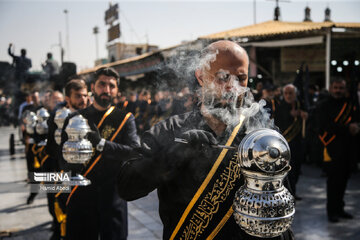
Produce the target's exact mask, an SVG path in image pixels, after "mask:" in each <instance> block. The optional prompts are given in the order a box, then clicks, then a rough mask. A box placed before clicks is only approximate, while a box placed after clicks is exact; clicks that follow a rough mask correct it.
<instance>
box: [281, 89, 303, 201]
mask: <svg viewBox="0 0 360 240" xmlns="http://www.w3.org/2000/svg"><path fill="white" fill-rule="evenodd" d="M296 91H297V89H296V87H295V86H294V85H293V84H287V85H285V86H284V88H283V96H284V99H283V100H282V101H281V102H280V104H279V106H278V107H277V108H276V110H275V125H276V126H278V127H279V129H280V132H281V134H282V135H283V136H284V138H285V139H286V141H288V143H289V147H290V152H291V160H290V166H291V170H290V173H289V182H290V187H291V189H289V190H290V192H291V193H292V194H293V195H294V196H295V199H296V200H301V197H299V196H297V195H296V184H297V182H298V180H299V176H300V172H301V163H302V161H303V159H304V157H305V155H304V148H303V143H302V130H303V129H302V128H303V121H306V119H307V117H308V114H307V112H305V111H304V110H302V109H301V105H300V101H299V100H298V99H297V97H296Z"/></svg>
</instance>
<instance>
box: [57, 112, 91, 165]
mask: <svg viewBox="0 0 360 240" xmlns="http://www.w3.org/2000/svg"><path fill="white" fill-rule="evenodd" d="M90 131H91V129H90V127H89V125H88V123H87V120H86V119H85V118H84V117H83V116H81V115H80V114H78V115H76V116H74V117H73V118H71V119H70V120H69V124H68V125H67V127H66V129H65V132H66V133H67V136H68V141H66V142H65V143H64V145H63V149H62V153H63V157H64V159H65V160H66V161H67V162H68V163H75V164H85V163H86V162H87V161H89V160H90V159H91V156H92V153H93V149H92V144H91V142H90V141H89V140H87V139H86V138H85V136H86V134H87V133H88V132H90Z"/></svg>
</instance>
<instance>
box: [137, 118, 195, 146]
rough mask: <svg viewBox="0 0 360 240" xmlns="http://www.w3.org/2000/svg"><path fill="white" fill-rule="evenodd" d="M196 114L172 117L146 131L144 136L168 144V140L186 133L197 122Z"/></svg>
mask: <svg viewBox="0 0 360 240" xmlns="http://www.w3.org/2000/svg"><path fill="white" fill-rule="evenodd" d="M194 115H196V113H194V112H187V113H183V114H179V115H174V116H171V117H169V118H167V119H165V120H162V121H160V122H158V123H157V124H155V125H154V126H153V127H152V128H150V130H148V131H146V132H145V133H144V135H143V137H144V138H147V137H150V136H151V138H156V139H157V140H158V141H159V142H163V143H164V142H166V141H168V139H171V138H173V137H175V135H177V134H179V133H181V132H183V131H186V130H185V129H188V128H189V127H190V125H193V124H194V122H195V121H193V120H194V118H193V116H194Z"/></svg>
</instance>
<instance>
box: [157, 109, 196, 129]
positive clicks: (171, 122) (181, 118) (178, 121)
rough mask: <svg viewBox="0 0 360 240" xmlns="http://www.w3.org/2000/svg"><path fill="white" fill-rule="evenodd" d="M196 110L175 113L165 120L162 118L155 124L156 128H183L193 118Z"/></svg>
mask: <svg viewBox="0 0 360 240" xmlns="http://www.w3.org/2000/svg"><path fill="white" fill-rule="evenodd" d="M194 115H196V112H187V113H183V114H178V115H173V116H171V117H169V118H167V119H165V120H162V121H160V122H158V123H157V124H155V125H154V128H165V129H168V130H175V129H178V128H183V127H184V126H185V125H186V124H187V123H188V122H189V121H190V118H192V117H193V116H194Z"/></svg>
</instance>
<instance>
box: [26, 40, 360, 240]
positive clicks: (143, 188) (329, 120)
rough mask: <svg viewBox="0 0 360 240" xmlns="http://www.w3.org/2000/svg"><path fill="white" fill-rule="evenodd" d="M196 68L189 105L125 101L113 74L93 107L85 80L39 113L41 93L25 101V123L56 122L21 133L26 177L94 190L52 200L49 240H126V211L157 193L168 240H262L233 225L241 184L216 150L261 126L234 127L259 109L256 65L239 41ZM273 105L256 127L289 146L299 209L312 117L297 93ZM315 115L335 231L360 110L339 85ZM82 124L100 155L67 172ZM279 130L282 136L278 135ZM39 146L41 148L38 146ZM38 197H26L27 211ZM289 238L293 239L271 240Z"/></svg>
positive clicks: (161, 96) (183, 98)
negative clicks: (59, 120)
mask: <svg viewBox="0 0 360 240" xmlns="http://www.w3.org/2000/svg"><path fill="white" fill-rule="evenodd" d="M200 58H201V59H203V60H204V61H201V62H202V64H199V67H198V68H197V69H196V70H195V79H196V81H197V84H198V91H197V94H190V92H189V89H188V88H183V89H182V90H181V91H180V92H178V93H172V92H170V91H167V90H164V91H157V92H156V93H155V95H154V97H153V98H151V97H150V91H147V90H146V91H142V92H140V94H136V92H129V93H126V92H123V93H122V94H119V84H120V77H119V74H118V73H117V72H116V71H115V70H114V69H112V68H100V69H98V70H97V71H96V72H95V73H94V76H93V78H92V79H93V80H92V82H91V83H90V91H91V94H92V96H91V98H90V97H89V94H88V85H87V82H86V81H85V80H84V79H82V78H81V77H80V76H75V77H73V78H72V79H70V80H69V81H68V82H67V84H66V86H65V88H64V90H65V91H64V92H65V97H62V94H61V93H60V92H58V91H49V93H48V95H47V97H45V96H46V94H44V98H43V101H42V103H40V102H39V100H38V97H37V93H36V92H34V93H32V94H29V96H28V100H27V104H24V106H22V107H21V111H20V115H19V117H20V118H21V117H22V116H24V115H26V113H28V112H29V111H32V112H36V111H39V110H40V109H41V108H45V109H47V110H48V112H49V113H50V115H49V118H48V119H47V125H48V132H47V134H38V133H36V131H35V132H27V130H26V127H25V125H23V127H22V129H23V133H24V141H25V143H26V158H27V163H28V165H27V166H28V171H29V173H31V172H38V171H45V172H69V171H71V172H72V174H73V175H74V174H75V173H76V174H81V175H82V176H84V177H85V178H87V179H89V180H90V181H91V184H90V185H87V186H74V187H73V188H72V189H71V192H67V193H66V192H61V191H60V192H57V193H47V197H48V204H49V212H50V214H51V216H52V218H53V227H52V230H53V235H52V239H99V238H100V239H126V238H127V235H128V220H127V201H132V200H135V199H139V198H142V197H144V196H146V195H147V194H149V193H150V192H152V191H154V190H155V189H157V194H158V198H159V215H160V218H161V221H162V223H163V239H226V240H228V239H258V238H256V237H254V236H251V235H249V234H247V233H246V232H245V231H244V230H242V229H241V228H240V226H239V225H238V224H237V223H236V222H235V219H234V217H233V216H232V214H229V212H230V211H229V209H231V208H232V203H233V201H234V197H235V192H236V191H237V189H239V188H240V187H241V186H242V185H243V184H244V178H243V176H242V174H241V173H240V170H239V168H237V167H236V166H237V165H236V164H234V162H233V159H234V156H235V155H236V154H237V153H236V151H235V150H228V151H226V152H223V151H222V150H221V149H218V148H214V147H213V146H214V145H217V144H219V145H225V144H228V143H229V142H231V144H230V145H232V146H238V145H239V144H240V142H241V140H242V139H243V138H244V137H245V135H246V133H247V128H248V126H249V124H250V125H251V122H252V121H257V119H255V118H254V114H252V117H248V119H245V120H241V121H240V119H241V118H239V114H240V113H241V112H242V110H243V109H250V108H249V107H250V105H251V104H252V103H254V102H255V101H254V100H253V98H252V94H251V92H250V90H249V89H248V88H247V83H248V66H249V58H248V55H247V53H246V51H245V50H244V49H243V48H242V47H240V46H239V45H238V44H236V43H235V42H232V41H217V42H214V43H212V44H210V45H209V46H207V47H206V48H205V49H203V50H202V51H201V57H200ZM205 60H207V61H205ZM124 96H126V97H124ZM137 97H138V99H137ZM265 100H266V99H265ZM266 101H267V102H266ZM266 101H265V102H264V104H260V106H261V108H263V107H264V106H265V105H269V106H270V107H269V109H268V110H267V109H266V108H265V111H261V110H257V111H259V113H258V114H255V116H259V114H260V115H261V118H266V120H267V121H265V122H266V123H267V124H266V125H261V124H260V125H259V127H268V128H273V129H276V130H278V131H280V132H281V133H282V134H283V136H284V137H285V138H286V140H287V141H288V142H289V145H290V149H291V161H290V165H291V167H292V170H291V171H290V174H289V178H288V180H287V179H286V182H288V183H289V184H285V185H286V186H287V187H288V188H289V190H290V192H292V194H293V195H294V196H296V197H297V195H296V191H295V189H296V188H295V186H296V183H297V181H298V178H299V174H300V164H301V161H302V159H301V158H302V153H303V151H302V150H301V146H302V136H303V135H302V132H303V129H304V121H306V120H307V118H308V114H307V112H306V111H304V110H303V108H302V106H301V104H300V103H299V102H298V101H297V98H296V88H295V87H294V86H293V85H292V84H289V85H286V86H285V87H284V88H283V99H275V98H271V97H270V98H269V99H267V100H266ZM275 101H276V102H275ZM266 103H269V104H266ZM64 108H66V109H68V110H69V115H68V116H67V118H66V119H65V121H64V124H63V126H62V134H61V142H56V140H55V135H56V130H57V128H58V126H57V125H56V123H55V118H56V113H57V111H59V110H61V109H64ZM318 109H319V121H320V123H321V124H319V128H318V131H319V133H318V134H319V139H320V140H321V142H322V143H323V144H324V147H323V149H324V154H323V156H324V162H325V163H326V164H327V170H328V171H327V177H328V205H327V209H328V217H329V220H330V221H333V222H335V221H339V218H344V217H345V218H350V217H351V215H350V214H348V213H346V212H345V211H344V202H343V196H344V192H345V187H346V182H347V179H348V176H349V172H350V169H349V166H350V160H349V159H350V158H348V157H347V155H346V154H350V153H351V151H347V149H349V147H350V146H351V143H352V141H353V139H354V138H356V137H358V136H359V134H358V132H359V125H358V123H359V114H358V106H357V105H356V104H353V103H352V102H350V101H349V100H348V99H347V98H345V81H343V80H336V81H334V82H332V83H331V86H330V96H329V97H327V98H326V99H325V101H324V102H323V103H321V104H320V103H319V107H318ZM78 115H81V116H82V117H83V118H85V119H86V120H87V122H88V125H89V126H90V128H91V131H90V132H89V133H87V135H86V138H87V139H88V140H89V141H90V142H91V144H92V147H93V155H92V157H91V159H90V160H89V161H88V162H86V163H85V164H70V163H68V162H67V161H65V160H64V157H63V155H62V147H63V145H64V143H65V142H66V141H67V140H68V136H67V134H66V132H65V129H66V127H67V126H68V124H69V121H70V120H71V119H72V118H74V117H75V116H78ZM250 115H251V114H250ZM272 118H273V119H274V122H275V125H276V126H277V127H276V126H275V125H274V124H271V122H272V120H271V119H272ZM249 122H250V123H249ZM139 136H140V137H139ZM176 138H179V139H182V140H184V142H187V143H188V144H186V143H184V142H177V141H175V139H176ZM230 139H231V141H230ZM44 140H46V144H43V143H42V144H40V143H41V142H43V141H44ZM224 153H225V154H224ZM229 169H230V170H231V171H233V173H234V174H231V176H229V178H231V179H229V181H226V182H222V181H221V179H222V178H221V176H222V175H223V174H224V173H225V172H226V171H228V170H229ZM335 186H336V187H335ZM214 189H217V191H215V190H214ZM35 196H36V193H31V194H30V196H29V198H28V204H30V203H31V202H32V201H33V200H34V198H35ZM297 199H300V198H299V197H297ZM293 238H294V237H293V234H292V231H291V229H288V230H287V231H285V232H283V233H281V234H280V236H278V237H274V238H270V239H293Z"/></svg>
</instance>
